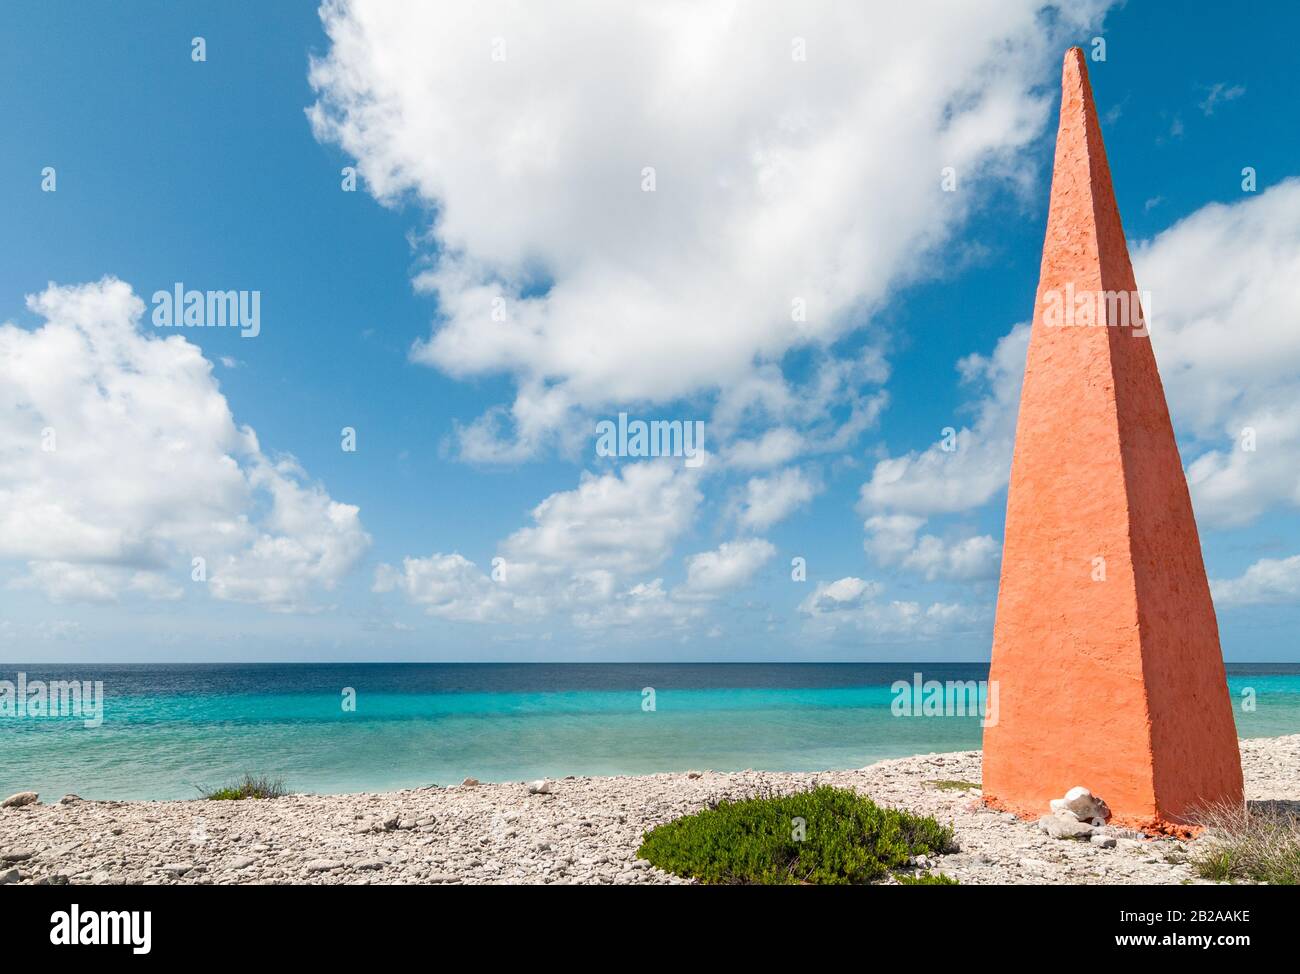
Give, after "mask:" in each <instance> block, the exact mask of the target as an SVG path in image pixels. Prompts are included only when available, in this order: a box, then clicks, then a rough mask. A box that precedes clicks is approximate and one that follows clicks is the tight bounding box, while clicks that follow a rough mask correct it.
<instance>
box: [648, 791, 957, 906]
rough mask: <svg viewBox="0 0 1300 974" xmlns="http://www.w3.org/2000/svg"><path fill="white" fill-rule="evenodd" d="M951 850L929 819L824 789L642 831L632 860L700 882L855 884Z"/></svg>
mask: <svg viewBox="0 0 1300 974" xmlns="http://www.w3.org/2000/svg"><path fill="white" fill-rule="evenodd" d="M953 849H954V845H953V834H952V830H951V829H948V828H945V827H944V826H942V825H940V824H939V823H938V822H936V821H935V820H934V819H933V818H928V817H924V816H920V815H912V814H909V813H908V812H900V811H896V810H894V809H888V808H881V807H880V806H878V805H877V804H876V803H875V802H873V801H871V799H869V798H864V797H863V796H861V795H859V794H857V793H856V792H854V791H849V790H847V789H843V788H831V787H828V786H823V787H819V788H814V789H813V790H811V791H803V792H797V793H795V794H793V795H781V796H766V797H761V798H749V799H745V800H743V801H723V802H719V803H718V804H717V805H715V806H714V807H712V808H707V809H704V810H703V811H700V812H696V813H695V814H693V815H687V816H684V817H682V818H679V819H675V820H674V821H672V822H668V823H666V824H664V825H660V826H658V827H657V828H655V829H652V830H651V831H649V832H647V833H646V834H645V837H644V840H643V841H642V843H641V848H640V849H638V850H637V856H638V857H639V858H641V859H645V860H646V861H648V862H650V863H651V864H652V865H655V866H658V867H659V868H660V869H663V870H665V871H666V872H671V873H675V874H676V875H678V876H693V877H695V878H697V879H699V880H701V881H703V882H705V883H761V884H784V883H810V884H844V883H854V884H862V883H873V882H878V881H879V880H882V879H884V878H886V877H887V876H889V875H890V874H892V873H893V872H895V871H897V870H901V869H904V868H906V867H907V865H908V863H909V862H910V861H911V860H912V858H913V857H914V856H918V855H927V856H933V855H941V854H943V853H945V852H950V851H952V850H953Z"/></svg>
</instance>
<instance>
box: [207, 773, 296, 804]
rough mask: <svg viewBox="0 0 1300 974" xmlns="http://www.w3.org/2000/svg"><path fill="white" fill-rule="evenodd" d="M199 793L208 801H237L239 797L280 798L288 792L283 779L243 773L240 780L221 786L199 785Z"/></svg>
mask: <svg viewBox="0 0 1300 974" xmlns="http://www.w3.org/2000/svg"><path fill="white" fill-rule="evenodd" d="M198 789H199V795H201V796H202V797H203V798H206V799H207V800H208V801H237V800H239V799H241V798H282V797H283V796H285V795H287V794H289V790H288V789H287V788H285V786H284V781H283V780H281V779H280V778H268V777H266V776H265V775H261V776H258V777H254V776H253V775H251V774H245V775H244V779H243V780H242V781H237V782H235V783H234V784H233V785H225V786H223V787H221V788H208V787H206V786H204V785H199V786H198Z"/></svg>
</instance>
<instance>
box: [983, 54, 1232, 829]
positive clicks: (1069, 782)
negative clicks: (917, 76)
mask: <svg viewBox="0 0 1300 974" xmlns="http://www.w3.org/2000/svg"><path fill="white" fill-rule="evenodd" d="M1068 285H1072V288H1073V292H1074V294H1076V295H1078V294H1080V293H1088V292H1093V293H1095V292H1105V291H1127V292H1133V291H1136V289H1137V286H1136V284H1135V283H1134V280H1133V270H1132V265H1131V264H1130V262H1129V255H1128V248H1127V245H1126V243H1125V240H1124V230H1123V227H1122V225H1121V223H1120V217H1119V210H1118V208H1117V206H1116V204H1115V197H1114V191H1113V189H1112V186H1111V178H1110V170H1109V167H1108V165H1107V162H1106V154H1105V148H1104V146H1103V144H1102V138H1101V129H1100V126H1099V124H1098V121H1097V113H1096V108H1095V106H1094V104H1093V99H1092V90H1091V88H1090V86H1089V83H1088V76H1087V68H1086V65H1085V62H1084V57H1083V53H1082V51H1080V50H1078V49H1077V48H1076V49H1073V50H1071V51H1070V52H1069V53H1068V54H1067V55H1066V58H1065V66H1064V71H1063V76H1062V102H1061V118H1060V129H1059V131H1058V134H1057V143H1056V160H1055V168H1054V171H1053V176H1052V193H1051V204H1050V210H1049V214H1048V223H1047V236H1046V240H1045V242H1044V245H1043V260H1042V267H1041V271H1040V279H1039V289H1038V299H1037V303H1036V305H1035V313H1034V322H1033V328H1032V332H1031V338H1030V345H1029V354H1028V359H1027V362H1026V367H1025V383H1024V392H1023V394H1022V398H1021V402H1020V415H1019V420H1018V423H1017V429H1016V446H1015V456H1014V459H1013V462H1012V468H1011V484H1010V490H1009V493H1008V498H1007V518H1006V542H1005V546H1004V551H1003V563H1002V578H1001V585H1000V588H999V592H998V608H997V620H996V623H995V626H994V637H993V662H992V669H991V673H990V678H991V679H994V680H997V681H998V683H999V692H1000V715H999V716H1000V719H999V722H998V724H997V725H996V726H993V727H989V728H987V729H986V731H985V736H984V792H985V795H986V797H987V798H988V799H989V800H990V801H992V802H995V803H998V804H1001V805H1002V806H1004V807H1007V808H1010V809H1012V810H1014V811H1017V812H1019V813H1022V814H1043V813H1045V812H1046V811H1047V802H1048V801H1049V799H1051V798H1057V797H1060V796H1061V795H1063V794H1064V793H1065V792H1066V791H1067V790H1068V789H1069V788H1071V787H1073V786H1075V785H1084V786H1085V787H1088V788H1090V789H1091V790H1092V791H1093V793H1094V794H1096V795H1099V796H1100V797H1102V798H1103V799H1105V801H1106V802H1107V803H1108V804H1109V805H1110V807H1111V810H1112V812H1113V813H1114V815H1115V817H1116V820H1117V821H1122V822H1125V823H1128V824H1133V825H1141V826H1144V827H1156V828H1158V827H1161V826H1162V825H1164V824H1168V823H1173V822H1179V821H1184V820H1186V818H1187V815H1188V813H1189V811H1191V810H1192V809H1193V808H1194V807H1195V806H1196V805H1197V804H1198V803H1201V802H1207V801H1216V800H1222V799H1231V800H1239V799H1240V797H1241V794H1242V778H1241V763H1240V756H1239V754H1238V750H1237V740H1236V732H1235V728H1234V724H1233V717H1232V711H1231V703H1230V701H1229V697H1228V690H1227V682H1226V679H1225V677H1224V669H1223V660H1222V654H1221V651H1220V648H1219V634H1218V623H1217V621H1216V619H1215V615H1214V606H1213V603H1212V602H1211V600H1210V591H1209V585H1208V583H1207V581H1206V576H1205V566H1204V563H1203V560H1202V557H1201V548H1200V541H1199V538H1198V535H1197V531H1196V522H1195V519H1194V517H1193V514H1192V506H1191V499H1190V497H1189V495H1188V491H1187V483H1186V480H1185V478H1184V475H1183V469H1182V462H1181V460H1180V458H1179V454H1178V447H1177V443H1176V442H1175V439H1174V432H1173V427H1172V425H1171V423H1170V419H1169V411H1168V407H1167V406H1166V403H1165V397H1164V390H1163V388H1162V386H1161V383H1160V376H1159V373H1158V372H1157V371H1156V363H1155V357H1154V355H1153V353H1152V349H1151V342H1150V340H1149V338H1146V337H1139V335H1138V334H1137V332H1140V329H1136V330H1135V329H1133V328H1131V327H1120V326H1116V325H1115V324H1114V323H1113V322H1112V323H1111V324H1110V326H1107V327H1101V326H1086V325H1083V326H1081V325H1074V326H1064V327H1062V326H1052V325H1049V324H1048V323H1047V322H1045V320H1044V318H1045V314H1044V310H1045V308H1047V307H1048V301H1047V299H1046V296H1047V295H1048V294H1049V292H1052V291H1055V292H1056V293H1057V294H1062V293H1064V292H1066V289H1067V286H1068ZM1097 558H1103V559H1105V579H1104V580H1102V581H1098V580H1096V579H1095V577H1094V576H1095V574H1096V571H1097V563H1096V562H1095V559H1097Z"/></svg>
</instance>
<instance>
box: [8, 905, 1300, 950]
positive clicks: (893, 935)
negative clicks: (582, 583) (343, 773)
mask: <svg viewBox="0 0 1300 974" xmlns="http://www.w3.org/2000/svg"><path fill="white" fill-rule="evenodd" d="M1297 905H1298V904H1297V900H1296V897H1295V896H1294V895H1293V892H1292V891H1291V890H1289V889H1286V888H1279V887H1266V886H1173V887H1166V886H1071V887H1040V886H1032V887H1031V886H959V887H944V886H928V887H924V886H906V887H898V886H888V887H885V886H872V887H826V888H819V889H818V888H809V887H786V888H771V887H749V888H745V889H740V888H736V887H727V888H722V887H703V886H702V887H696V888H693V889H692V888H689V887H562V888H555V887H505V886H488V887H484V886H479V887H468V886H365V887H361V886H293V887H285V886H239V887H219V886H47V887H21V888H19V887H9V888H7V889H4V890H0V944H2V946H0V950H3V956H4V958H5V961H6V965H8V964H9V963H11V962H13V961H16V960H18V959H19V958H25V957H41V956H52V957H56V958H57V957H58V956H59V955H63V956H64V957H65V958H66V959H70V960H76V961H78V962H83V961H87V960H95V959H97V958H99V957H105V958H107V957H110V956H111V957H112V958H113V959H114V961H115V962H120V961H126V962H127V963H128V964H130V963H133V962H134V963H149V962H152V961H155V960H157V961H165V962H175V961H186V962H193V963H199V964H202V965H204V966H206V965H207V964H222V963H225V962H228V961H229V962H238V963H241V964H242V963H243V962H244V961H246V960H248V959H249V958H253V957H255V958H257V960H258V961H259V962H262V961H265V960H271V959H277V958H281V957H283V958H286V959H294V960H306V959H313V958H320V959H331V960H341V959H345V958H349V957H363V956H368V957H370V958H371V959H372V960H373V959H374V957H375V953H376V950H378V951H379V952H380V954H382V955H387V954H389V953H395V952H399V951H401V952H407V951H415V952H418V953H419V954H425V953H426V952H428V951H430V950H433V951H434V954H433V955H432V956H445V955H446V954H447V952H448V951H453V952H454V951H455V950H456V949H457V948H456V945H457V944H459V945H460V946H461V947H463V948H465V949H470V950H472V951H474V952H476V953H478V952H485V953H486V954H490V955H491V956H493V957H494V958H496V959H498V960H499V959H500V957H501V956H502V955H504V954H509V953H510V952H511V951H512V950H517V951H519V953H520V954H521V955H527V954H528V953H530V952H534V953H535V952H536V951H539V950H540V951H542V952H543V953H546V952H549V951H552V950H563V951H581V952H583V953H587V952H588V951H590V950H591V949H593V948H596V947H598V946H600V947H602V949H609V950H615V951H617V950H619V949H620V945H621V948H624V949H626V948H628V946H629V944H640V945H642V947H643V948H648V947H649V941H647V940H646V938H647V937H651V938H654V939H655V940H659V939H660V938H663V941H664V942H667V943H672V944H673V945H674V949H673V952H674V953H675V952H676V951H677V950H678V949H680V948H683V947H685V946H687V945H688V944H690V943H692V942H697V943H699V944H700V946H701V947H702V948H704V949H710V950H712V951H714V952H715V954H716V951H717V950H719V949H721V948H723V947H724V946H725V953H726V955H727V958H728V962H731V961H733V960H734V959H735V958H738V957H741V956H744V955H747V954H751V953H752V954H757V955H760V956H764V957H767V958H769V959H770V955H771V952H772V950H773V949H774V943H773V941H774V938H775V940H777V941H783V940H787V938H788V942H787V947H788V948H789V949H791V950H799V949H804V950H806V949H807V948H808V946H809V939H808V938H809V937H810V935H811V936H812V937H813V938H814V939H815V940H816V941H817V942H819V943H822V944H823V945H824V946H826V947H832V946H833V945H834V942H835V940H836V938H839V937H842V938H844V945H845V946H848V945H850V944H853V945H856V946H857V947H858V948H862V947H863V946H864V943H863V940H864V938H866V939H867V941H868V944H870V943H872V942H875V943H877V944H878V945H879V946H881V947H885V946H889V947H891V948H894V949H903V950H906V949H909V947H910V948H911V949H916V950H922V951H923V950H926V949H934V948H940V947H941V946H942V947H948V948H952V947H956V946H957V945H961V944H964V945H966V947H968V948H976V947H977V946H978V947H979V949H981V950H982V951H984V952H987V951H988V950H990V949H995V950H996V951H997V952H998V953H999V957H1000V958H1001V957H1007V958H1015V957H1017V956H1018V955H1020V954H1021V953H1022V952H1023V954H1024V956H1026V957H1027V958H1029V959H1033V958H1034V957H1037V958H1039V959H1042V957H1043V955H1042V953H1041V949H1042V945H1043V944H1044V943H1045V942H1046V943H1049V944H1050V945H1051V946H1052V949H1053V950H1054V951H1059V953H1055V954H1054V956H1056V957H1058V958H1065V957H1068V958H1069V959H1070V960H1071V961H1074V960H1075V959H1087V958H1090V957H1093V956H1100V955H1110V954H1112V953H1116V952H1117V953H1129V954H1154V955H1158V956H1161V955H1163V956H1168V957H1171V958H1174V957H1177V958H1180V959H1181V958H1183V957H1185V956H1186V955H1187V954H1189V953H1192V952H1199V953H1201V954H1204V955H1206V956H1209V957H1214V958H1216V959H1220V960H1225V961H1226V960H1230V959H1231V958H1232V957H1234V956H1239V955H1241V954H1242V953H1243V952H1245V953H1249V952H1251V951H1255V950H1259V949H1261V948H1262V949H1264V950H1269V949H1271V950H1273V951H1277V950H1280V949H1281V948H1282V947H1283V946H1284V945H1286V944H1289V943H1290V941H1291V932H1292V931H1291V928H1293V927H1294V919H1293V918H1294V915H1295V911H1296V907H1297ZM575 938H576V939H575ZM799 944H802V945H803V947H802V948H800V947H799V946H798V945H799ZM776 946H779V945H776ZM605 956H607V957H608V956H611V955H605ZM685 956H686V955H682V957H683V960H685ZM695 956H696V958H697V960H698V959H699V955H695ZM985 956H987V953H985ZM659 960H660V962H661V963H667V962H668V960H669V958H668V957H666V956H661V957H660V959H659ZM14 969H16V968H14Z"/></svg>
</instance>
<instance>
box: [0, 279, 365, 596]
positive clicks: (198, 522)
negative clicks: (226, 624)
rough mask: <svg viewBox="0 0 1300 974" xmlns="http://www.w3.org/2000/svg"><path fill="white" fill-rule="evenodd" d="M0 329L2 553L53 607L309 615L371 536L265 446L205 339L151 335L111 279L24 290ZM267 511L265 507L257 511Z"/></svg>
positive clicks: (350, 511) (125, 289)
mask: <svg viewBox="0 0 1300 974" xmlns="http://www.w3.org/2000/svg"><path fill="white" fill-rule="evenodd" d="M28 306H29V308H30V309H31V310H32V311H33V312H35V313H36V314H38V315H41V316H42V317H43V318H44V319H45V322H44V323H43V324H42V325H40V326H39V327H37V328H35V329H30V330H29V329H25V328H21V327H19V326H17V325H15V324H5V325H3V326H0V558H4V559H9V560H21V561H26V562H27V573H26V575H25V576H24V577H22V578H21V579H19V580H18V582H17V584H20V585H26V586H29V587H34V588H37V589H40V590H42V591H44V592H45V593H46V594H47V595H49V596H50V597H51V598H53V599H55V600H58V601H113V600H116V599H118V598H119V597H121V596H122V595H123V594H126V593H139V594H143V595H146V596H150V597H154V598H177V597H180V595H181V594H182V591H183V586H184V585H187V584H189V583H190V581H191V571H192V568H191V566H192V559H193V558H203V559H204V560H205V562H206V564H207V576H208V582H209V589H210V591H211V593H212V594H213V595H214V596H215V597H217V598H223V599H234V600H239V601H247V602H256V603H261V604H264V605H266V606H268V607H270V608H274V609H297V608H305V607H306V606H307V603H308V601H309V599H310V597H311V594H312V593H313V592H314V591H318V590H329V589H332V588H333V587H334V586H335V585H336V584H337V583H338V581H339V580H340V579H341V578H342V577H343V576H344V575H345V574H346V573H347V572H348V571H349V570H350V569H351V568H352V566H353V565H354V564H355V563H356V562H357V561H358V560H359V558H360V557H361V555H362V554H363V552H364V551H365V549H366V547H367V546H368V544H369V537H368V535H366V533H365V531H364V530H363V529H362V527H361V523H360V519H359V515H358V510H357V508H356V507H355V506H352V505H347V504H340V503H338V502H336V501H334V500H332V499H331V498H330V497H329V496H328V494H326V493H325V491H324V490H323V488H321V487H319V486H316V485H311V484H309V483H307V482H306V477H305V474H304V473H303V472H302V471H301V470H300V469H299V468H298V467H297V466H296V465H295V464H294V463H293V462H292V461H291V460H287V459H282V460H272V459H270V458H268V457H267V456H266V455H265V454H263V452H262V451H261V449H260V447H259V445H258V442H257V437H256V436H255V435H254V433H253V431H252V430H251V429H249V428H248V427H242V428H241V427H236V425H235V423H234V419H233V417H232V416H231V412H230V407H229V405H228V404H227V402H226V399H225V397H224V396H223V395H222V394H221V391H220V389H219V388H218V386H217V383H216V380H215V379H214V378H213V376H212V366H211V363H209V362H208V361H207V360H206V359H205V358H204V357H203V354H202V352H201V351H200V349H199V348H198V346H196V345H194V344H192V343H191V342H189V341H187V340H186V339H185V337H184V336H182V335H176V334H171V335H169V336H167V337H159V336H158V335H155V334H152V333H149V332H147V331H144V330H142V329H141V327H140V319H141V316H142V314H143V312H144V304H143V302H142V301H141V300H140V299H139V298H138V297H136V295H135V294H134V293H133V292H132V291H131V289H130V287H129V286H127V285H126V284H124V283H123V282H121V281H118V280H115V279H113V278H105V279H104V280H102V281H99V282H98V283H95V284H85V285H80V286H70V287H58V286H55V285H51V286H50V287H49V288H48V289H46V290H45V291H44V292H43V293H41V294H39V295H36V296H33V297H30V298H29V299H28ZM263 508H265V513H264V514H259V513H258V512H259V511H261V510H262V509H263Z"/></svg>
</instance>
